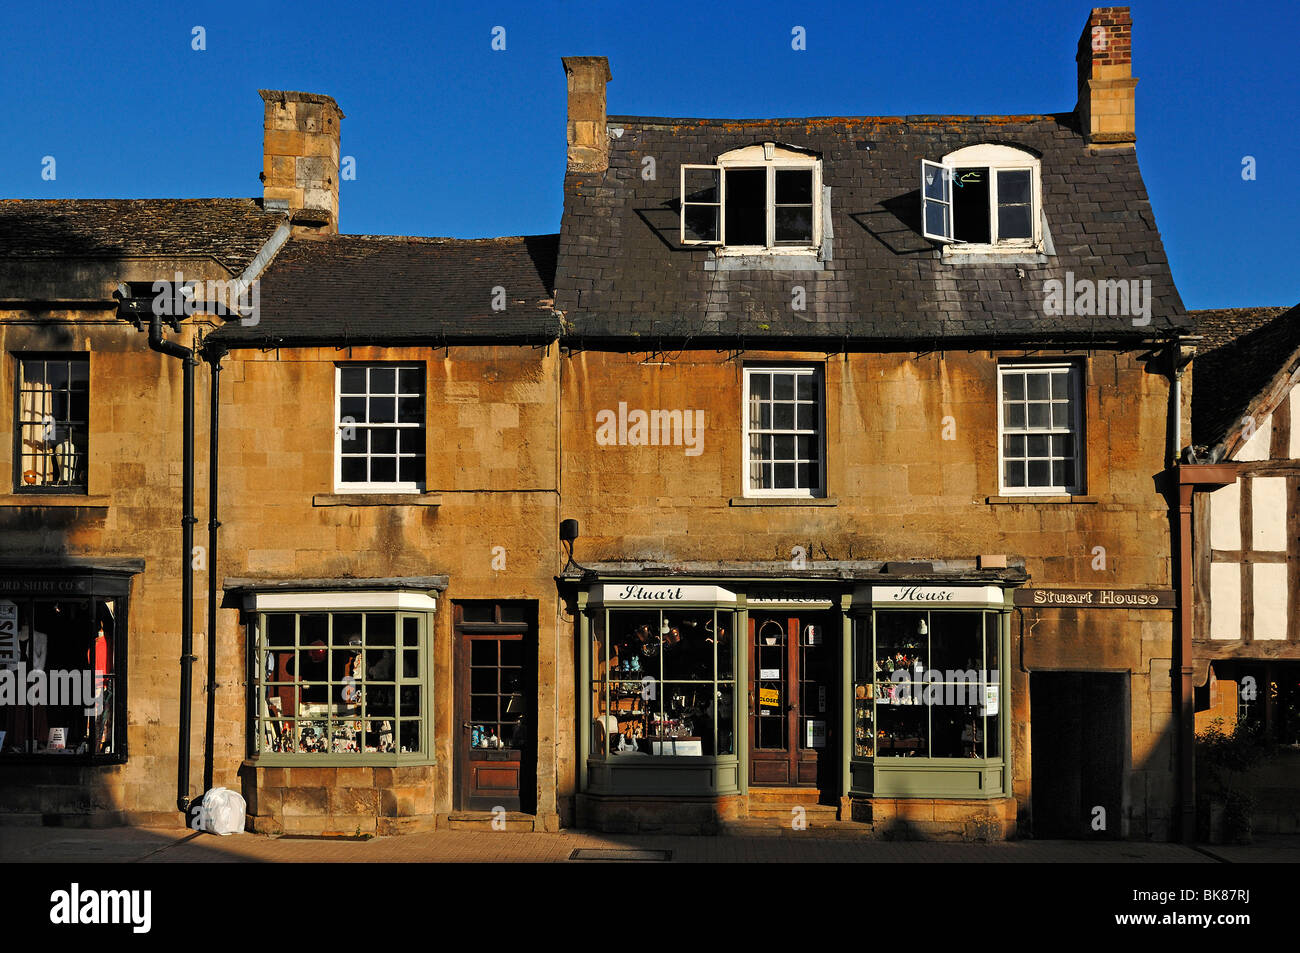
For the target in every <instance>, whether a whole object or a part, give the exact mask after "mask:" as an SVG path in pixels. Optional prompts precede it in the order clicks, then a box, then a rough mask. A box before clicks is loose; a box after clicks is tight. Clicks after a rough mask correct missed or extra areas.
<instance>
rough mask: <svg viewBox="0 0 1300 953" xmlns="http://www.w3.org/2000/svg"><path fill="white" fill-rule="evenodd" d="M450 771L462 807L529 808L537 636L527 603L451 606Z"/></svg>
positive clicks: (533, 776)
mask: <svg viewBox="0 0 1300 953" xmlns="http://www.w3.org/2000/svg"><path fill="white" fill-rule="evenodd" d="M456 615H457V680H456V681H457V686H458V690H457V705H456V708H457V712H456V714H457V723H458V725H459V729H460V730H459V743H458V745H457V749H458V750H457V761H458V764H457V774H458V775H459V780H458V783H457V788H458V795H459V796H458V798H457V800H458V805H459V807H460V809H462V810H473V811H490V810H494V809H496V808H505V809H506V810H508V811H524V812H531V811H532V810H533V802H534V801H535V799H536V795H535V791H536V774H535V771H536V756H535V753H534V751H535V745H534V743H533V724H534V720H535V719H534V715H535V710H534V697H533V695H534V693H533V690H532V675H533V671H534V667H535V646H536V638H535V637H534V635H533V632H534V631H535V628H534V624H535V618H536V612H535V608H534V610H533V612H532V618H531V619H530V618H527V616H528V612H527V607H526V606H523V605H521V604H509V603H462V604H459V605H458V606H457V612H456Z"/></svg>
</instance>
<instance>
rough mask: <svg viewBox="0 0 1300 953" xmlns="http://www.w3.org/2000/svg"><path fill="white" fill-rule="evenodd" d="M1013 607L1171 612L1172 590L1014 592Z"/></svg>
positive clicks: (1030, 590) (1027, 590) (1049, 590)
mask: <svg viewBox="0 0 1300 953" xmlns="http://www.w3.org/2000/svg"><path fill="white" fill-rule="evenodd" d="M1014 599H1015V604H1016V605H1018V606H1037V607H1038V608H1040V609H1053V608H1062V609H1066V608H1069V609H1172V608H1174V605H1175V601H1174V591H1173V590H1172V589H1017V590H1016V593H1015V597H1014Z"/></svg>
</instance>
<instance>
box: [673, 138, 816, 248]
mask: <svg viewBox="0 0 1300 953" xmlns="http://www.w3.org/2000/svg"><path fill="white" fill-rule="evenodd" d="M681 186H682V215H681V243H682V244H683V245H709V246H713V247H715V248H717V249H718V250H719V251H720V252H722V253H724V254H727V253H731V254H743V255H754V254H764V253H781V254H786V253H789V252H801V251H802V252H810V251H811V252H815V251H816V250H817V249H818V248H819V247H820V245H821V235H822V221H821V219H822V207H821V191H822V163H821V160H820V159H818V158H817V157H816V156H815V155H814V154H813V153H810V152H806V151H804V150H801V149H795V148H793V147H790V146H783V145H779V144H777V143H775V142H764V143H760V144H757V145H752V146H745V147H744V148H742V149H733V150H732V151H731V152H727V153H724V154H723V155H721V156H719V157H718V161H717V162H716V163H713V164H711V165H683V166H682V167H681Z"/></svg>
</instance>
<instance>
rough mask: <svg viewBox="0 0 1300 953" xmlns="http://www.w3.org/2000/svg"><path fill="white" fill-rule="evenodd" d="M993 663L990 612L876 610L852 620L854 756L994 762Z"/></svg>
mask: <svg viewBox="0 0 1300 953" xmlns="http://www.w3.org/2000/svg"><path fill="white" fill-rule="evenodd" d="M873 620H874V631H873V624H872V623H873ZM999 662H1000V653H999V626H998V616H997V614H996V613H991V612H978V611H972V612H963V611H943V612H929V611H924V610H880V611H877V612H875V613H874V614H873V617H872V618H866V619H860V620H858V624H857V639H856V646H855V662H854V666H855V681H854V744H853V755H854V757H855V758H858V759H870V758H945V759H950V758H996V757H999V756H1000V754H1001V750H1000V738H1001V721H1000V719H1001V704H1000V702H1001V697H1000V695H1001V680H1000V675H999V672H1000V664H999Z"/></svg>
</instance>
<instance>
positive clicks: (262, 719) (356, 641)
mask: <svg viewBox="0 0 1300 953" xmlns="http://www.w3.org/2000/svg"><path fill="white" fill-rule="evenodd" d="M424 627H425V623H424V616H422V615H420V614H408V613H402V612H391V611H390V612H359V611H354V612H267V613H265V614H263V615H262V616H261V617H260V622H259V636H258V652H257V663H256V671H255V681H256V686H255V688H254V698H255V700H256V706H257V710H256V713H255V716H256V718H257V724H258V732H257V746H258V750H259V751H261V752H262V753H264V754H300V755H347V756H352V757H364V756H367V755H371V756H373V755H394V756H397V755H419V754H423V753H425V751H426V750H427V747H428V746H427V732H426V730H425V720H426V718H425V715H426V711H427V710H428V704H429V700H428V699H427V698H426V697H425V695H426V692H425V678H424V668H425V660H424V642H425V640H424Z"/></svg>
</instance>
